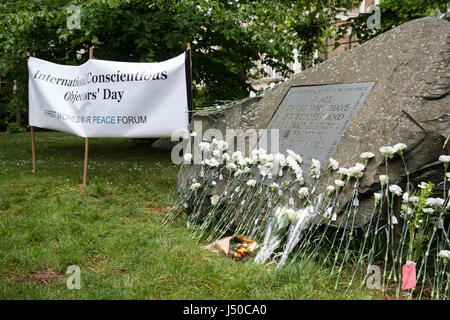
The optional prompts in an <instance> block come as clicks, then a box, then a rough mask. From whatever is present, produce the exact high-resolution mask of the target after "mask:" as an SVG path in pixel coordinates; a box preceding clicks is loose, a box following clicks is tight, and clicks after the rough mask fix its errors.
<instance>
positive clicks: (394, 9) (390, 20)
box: [336, 0, 448, 43]
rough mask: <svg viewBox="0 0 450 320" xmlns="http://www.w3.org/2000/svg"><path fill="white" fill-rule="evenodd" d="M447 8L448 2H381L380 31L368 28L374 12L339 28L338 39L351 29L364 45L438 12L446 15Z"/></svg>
mask: <svg viewBox="0 0 450 320" xmlns="http://www.w3.org/2000/svg"><path fill="white" fill-rule="evenodd" d="M447 7H448V0H403V1H398V0H381V1H380V4H379V9H380V18H381V25H380V28H379V29H377V30H373V29H370V28H368V27H367V19H368V18H369V16H370V15H371V14H372V13H373V12H371V13H366V14H360V15H359V16H357V17H355V18H350V19H348V20H347V21H346V22H345V23H343V24H341V25H340V26H339V27H338V28H337V32H336V39H337V40H338V39H342V38H344V37H345V35H346V34H347V32H348V30H349V29H350V30H351V35H352V36H356V37H357V38H358V41H359V42H360V43H363V42H365V41H367V40H369V39H371V38H373V37H376V36H377V35H379V34H381V33H383V32H386V31H388V30H390V29H392V28H395V27H396V26H399V25H401V24H403V23H406V22H408V21H410V20H414V19H418V18H422V17H426V16H435V15H436V13H437V12H438V10H440V11H441V12H444V13H445V12H447Z"/></svg>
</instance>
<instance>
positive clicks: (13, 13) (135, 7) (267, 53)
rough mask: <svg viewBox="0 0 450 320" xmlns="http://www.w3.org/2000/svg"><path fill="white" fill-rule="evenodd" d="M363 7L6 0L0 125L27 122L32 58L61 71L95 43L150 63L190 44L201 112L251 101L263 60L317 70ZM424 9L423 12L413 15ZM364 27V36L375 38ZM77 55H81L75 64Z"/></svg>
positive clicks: (0, 21)
mask: <svg viewBox="0 0 450 320" xmlns="http://www.w3.org/2000/svg"><path fill="white" fill-rule="evenodd" d="M409 1H413V0H409ZM385 2H386V4H385V5H386V6H387V7H386V8H391V9H392V10H393V12H395V13H396V14H397V13H398V16H399V17H400V18H401V19H400V18H399V17H398V16H393V18H392V19H393V21H400V22H401V21H404V20H405V19H409V18H411V17H415V16H416V15H415V14H414V15H413V14H411V13H408V15H407V16H405V17H404V14H403V13H400V12H403V11H401V10H400V11H399V9H397V6H396V4H395V3H396V1H393V0H385ZM422 2H423V1H422ZM425 2H426V3H428V4H429V3H431V2H433V3H434V2H442V1H438V0H435V1H431V0H430V1H425ZM359 4H360V0H298V1H292V0H154V1H148V0H84V1H81V0H75V1H73V0H72V1H71V0H20V1H14V2H11V1H2V3H1V4H0V12H1V13H0V62H1V64H0V77H2V80H3V81H4V82H6V83H5V84H3V85H2V86H0V94H1V95H0V97H1V98H0V119H2V120H3V125H4V124H5V123H7V122H11V121H14V120H16V114H21V115H23V117H22V124H24V123H26V110H27V77H28V73H27V66H26V52H28V51H29V52H31V53H32V54H33V55H35V56H36V57H39V58H42V59H46V60H50V61H52V62H55V63H61V64H73V65H77V64H80V63H83V62H85V61H86V60H87V52H88V48H89V47H90V46H92V45H94V46H95V52H94V54H95V57H96V58H99V59H105V60H119V61H138V62H151V61H162V60H165V59H168V58H171V57H173V56H176V55H178V54H180V53H181V52H183V51H184V50H185V49H186V45H187V43H188V42H191V43H192V48H193V80H194V83H195V84H196V85H197V89H196V90H195V91H194V106H196V107H201V106H208V105H210V104H211V103H213V102H214V101H217V100H232V99H239V98H243V97H246V96H248V94H249V92H250V90H252V87H251V80H252V79H258V78H260V77H261V76H262V75H263V73H264V72H263V71H262V70H259V72H257V73H256V74H252V73H251V72H250V71H251V70H254V67H255V64H254V62H255V61H258V60H259V59H260V57H261V56H262V55H263V56H264V58H263V63H264V64H266V65H268V66H270V67H272V68H273V69H274V70H275V71H277V72H281V73H282V74H283V76H285V77H287V76H289V75H290V74H291V72H292V71H291V70H289V68H288V64H289V63H290V62H293V60H294V56H293V50H294V49H297V50H298V52H299V59H300V62H301V63H302V65H303V66H304V67H307V66H310V65H311V64H314V63H317V62H319V61H320V59H318V58H315V53H316V52H324V51H325V50H326V45H325V42H324V39H325V37H333V33H334V31H335V30H334V29H333V28H332V26H333V22H334V21H338V18H337V17H338V15H340V14H345V13H346V12H347V11H348V10H349V9H351V8H354V7H358V6H359ZM69 5H75V6H78V7H79V8H80V28H72V27H68V21H71V19H72V18H73V15H74V12H73V11H71V10H69ZM383 8H384V7H383ZM402 8H403V7H402ZM426 8H429V6H427V5H425V4H424V6H423V7H422V6H421V7H420V8H419V7H418V8H416V11H420V10H421V11H420V12H423V11H424V10H425V9H426ZM383 10H384V9H383ZM386 10H387V9H386ZM386 10H385V12H388V11H386ZM402 10H403V9H402ZM425 11H426V10H425ZM420 14H422V13H420ZM420 14H419V15H420ZM395 19H397V20H395ZM354 25H355V26H356V25H357V24H356V23H355V24H354ZM69 26H70V25H69ZM359 26H360V28H361V34H363V33H369V32H368V31H367V30H366V29H367V28H365V29H364V26H363V25H362V24H360V25H359ZM81 49H84V50H85V53H84V55H83V56H82V59H81V60H78V59H77V52H79V51H80V50H81ZM14 81H15V82H16V84H17V90H16V92H15V93H13V90H12V88H13V83H14ZM2 120H0V129H1V126H2V122H1V121H2Z"/></svg>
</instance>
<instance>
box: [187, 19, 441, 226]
mask: <svg viewBox="0 0 450 320" xmlns="http://www.w3.org/2000/svg"><path fill="white" fill-rule="evenodd" d="M367 83H375V85H374V86H373V88H372V90H371V91H370V90H369V89H368V88H367V87H366V88H365V89H364V92H365V94H368V95H366V96H364V97H361V98H364V99H361V101H360V102H359V103H358V107H357V108H356V107H355V106H356V102H355V101H354V97H353V96H349V97H348V100H347V102H346V100H343V102H339V103H340V104H342V103H344V104H350V105H352V106H353V108H354V109H352V111H351V112H349V113H346V114H344V117H346V120H343V119H342V122H341V120H337V121H335V122H334V123H335V124H334V125H336V127H335V131H333V132H334V134H335V136H334V137H333V136H332V134H331V132H328V131H327V130H317V131H314V132H316V133H317V136H316V134H315V133H313V132H312V130H309V129H308V128H307V127H305V128H294V124H295V121H291V120H290V121H289V122H287V121H284V120H283V119H287V118H281V117H282V116H283V114H288V113H290V114H292V115H293V116H295V119H296V121H299V122H298V123H300V121H302V122H303V123H307V122H308V121H307V120H306V119H308V117H309V119H311V117H313V112H312V111H311V110H312V109H311V108H310V109H309V111H308V112H303V115H302V112H299V111H298V110H297V111H294V110H289V109H290V108H292V109H295V106H300V105H309V106H311V105H312V104H310V103H309V104H308V99H309V101H310V102H311V101H312V100H311V99H313V98H312V97H314V96H316V97H317V94H316V93H314V92H311V93H310V97H309V98H308V96H307V95H303V93H301V90H309V89H317V88H330V87H332V86H333V85H345V86H346V85H348V86H350V87H353V86H359V85H361V84H365V85H367ZM299 88H304V89H299ZM297 90H300V91H297ZM369 91H370V93H369ZM449 91H450V23H449V22H448V21H445V20H440V19H434V18H423V19H418V20H414V21H411V22H408V23H406V24H404V25H401V26H398V27H396V28H395V29H393V30H390V31H388V32H386V33H383V34H381V35H379V36H378V37H376V38H374V39H372V40H370V41H367V42H366V43H364V44H362V45H361V46H358V47H356V48H353V49H352V50H349V51H346V52H345V53H342V54H340V55H339V56H336V57H334V58H333V59H331V60H328V61H326V62H324V63H321V64H319V65H316V66H314V67H312V68H309V69H307V70H305V71H303V72H301V73H299V74H296V75H294V76H293V77H292V78H291V79H290V80H289V81H286V82H284V83H282V84H280V85H279V86H278V87H277V88H276V89H275V90H273V91H271V92H268V93H267V94H265V96H264V97H263V98H262V99H261V100H260V101H259V102H255V103H254V104H253V105H252V106H251V108H252V109H253V110H254V112H253V113H252V112H250V110H249V109H248V108H247V109H245V108H244V110H245V113H246V114H250V113H251V114H252V115H251V121H250V122H247V124H248V126H250V125H252V126H253V128H254V129H266V128H268V127H270V126H273V127H279V128H280V129H281V130H285V133H287V136H286V137H283V134H280V144H281V146H283V148H284V146H285V147H286V148H287V147H288V146H289V147H290V148H291V149H292V150H295V151H297V152H298V153H299V154H301V155H302V156H303V157H304V158H305V159H307V158H309V157H313V156H316V157H317V158H320V159H321V160H323V162H322V167H325V168H326V166H327V165H328V162H327V160H328V159H326V158H329V157H330V156H331V157H332V158H334V159H336V160H337V161H338V162H339V164H340V166H342V167H346V168H349V167H351V166H354V165H355V164H356V163H357V162H363V160H362V159H361V158H360V154H361V153H363V152H366V151H370V152H373V153H374V154H375V155H376V156H375V158H374V159H372V160H371V161H370V162H369V165H368V166H367V168H366V171H365V173H364V176H363V178H362V179H361V181H360V185H359V196H360V209H359V213H360V214H359V215H358V217H357V219H358V220H357V221H356V223H357V225H362V224H364V223H366V222H367V217H368V216H369V215H370V213H371V210H372V208H373V193H374V192H378V190H379V188H380V184H379V175H381V174H385V170H386V168H385V164H384V163H385V162H384V157H383V156H382V155H381V154H380V152H379V151H378V150H379V148H380V147H382V146H386V145H389V146H393V145H395V144H396V143H405V144H406V145H407V146H408V148H407V149H406V150H405V159H406V166H407V168H408V170H409V172H410V175H411V181H412V183H414V184H415V183H418V182H420V181H432V182H436V183H438V185H437V186H436V189H437V190H438V191H439V190H442V185H439V182H442V179H443V166H442V163H440V162H439V161H437V160H438V158H439V155H441V154H448V153H449V151H448V150H449V149H448V148H449V146H448V145H447V149H444V148H443V145H444V142H445V140H446V138H447V137H448V136H449V135H450V126H449V120H450V116H449V115H450V96H449V95H448V93H449ZM300 93H301V95H299V96H297V97H298V99H295V97H296V94H300ZM332 96H333V97H334V98H335V99H336V101H337V99H341V98H342V97H341V96H340V95H339V94H338V93H336V94H335V95H332ZM285 97H286V98H287V99H288V100H286V101H291V99H293V98H294V99H293V102H292V103H291V102H289V103H287V102H286V103H284V102H283V101H284V99H285ZM365 98H366V99H365ZM305 99H306V100H305ZM364 100H365V101H364ZM305 101H306V102H305ZM360 104H361V105H362V106H361V105H360ZM330 105H331V104H330ZM290 106H292V107H290ZM328 106H329V105H328ZM357 109H359V110H357ZM241 110H243V109H242V107H237V108H236V109H234V111H231V110H230V111H228V112H229V113H230V115H228V116H224V118H227V119H240V121H238V122H239V124H241V123H242V119H243V114H244V113H241ZM299 114H300V115H299ZM209 116H210V115H202V117H203V118H204V119H205V118H208V117H209ZM211 116H212V117H213V119H215V120H217V121H216V122H214V121H210V122H209V123H211V125H214V126H215V127H217V128H226V127H227V126H228V125H230V124H231V125H233V124H234V123H237V122H235V121H228V120H227V121H222V120H221V118H219V117H218V116H217V115H215V114H211ZM322 116H325V114H322ZM279 117H280V118H279ZM303 117H306V119H304V118H303ZM318 117H320V116H318ZM317 119H320V118H317ZM347 120H349V122H348V123H346V121H347ZM208 121H209V120H208ZM316 121H317V120H316ZM212 122H214V123H212ZM283 122H284V123H283ZM313 123H314V122H313ZM316 123H318V122H316ZM308 125H310V124H308ZM293 129H295V130H293ZM297 129H300V130H299V131H297ZM309 131H311V132H309ZM317 141H323V142H324V143H323V145H320V144H316V146H320V147H321V148H322V149H321V150H324V153H323V154H321V153H320V154H319V153H318V150H316V149H314V148H312V146H313V145H314V143H316V142H317ZM308 146H309V148H306V147H308ZM183 167H186V166H183ZM183 170H184V169H182V170H181V171H180V175H179V178H183V177H184V179H185V178H186V177H187V176H188V175H189V174H186V173H185V172H186V171H184V173H183ZM305 175H307V172H305ZM389 176H390V182H391V183H394V184H399V185H401V186H402V187H403V188H404V182H405V176H406V175H405V170H404V168H403V162H402V160H401V159H400V158H399V157H396V158H394V159H392V160H391V161H390V164H389ZM334 179H336V175H335V174H323V175H322V177H321V179H320V182H319V184H318V186H317V188H316V190H315V195H319V194H321V193H322V194H323V193H325V192H326V187H327V186H328V185H331V184H333V182H334ZM179 186H180V184H179ZM350 189H351V188H347V191H346V192H344V194H343V195H342V197H341V199H342V200H341V202H340V203H341V207H340V208H335V210H336V211H339V210H340V209H341V208H343V207H344V206H345V204H346V202H347V201H348V200H350V198H351V191H352V190H350ZM441 196H442V194H441ZM337 223H339V219H338V222H337Z"/></svg>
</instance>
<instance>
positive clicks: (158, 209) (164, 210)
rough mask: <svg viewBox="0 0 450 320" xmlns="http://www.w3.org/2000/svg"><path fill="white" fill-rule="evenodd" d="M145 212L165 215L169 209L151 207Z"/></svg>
mask: <svg viewBox="0 0 450 320" xmlns="http://www.w3.org/2000/svg"><path fill="white" fill-rule="evenodd" d="M147 210H149V211H154V212H158V213H167V212H169V207H165V208H160V207H153V206H152V207H149V208H147Z"/></svg>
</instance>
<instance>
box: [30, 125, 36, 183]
mask: <svg viewBox="0 0 450 320" xmlns="http://www.w3.org/2000/svg"><path fill="white" fill-rule="evenodd" d="M30 128H31V153H32V157H33V171H32V172H33V175H36V145H35V144H34V127H33V126H31V127H30Z"/></svg>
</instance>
